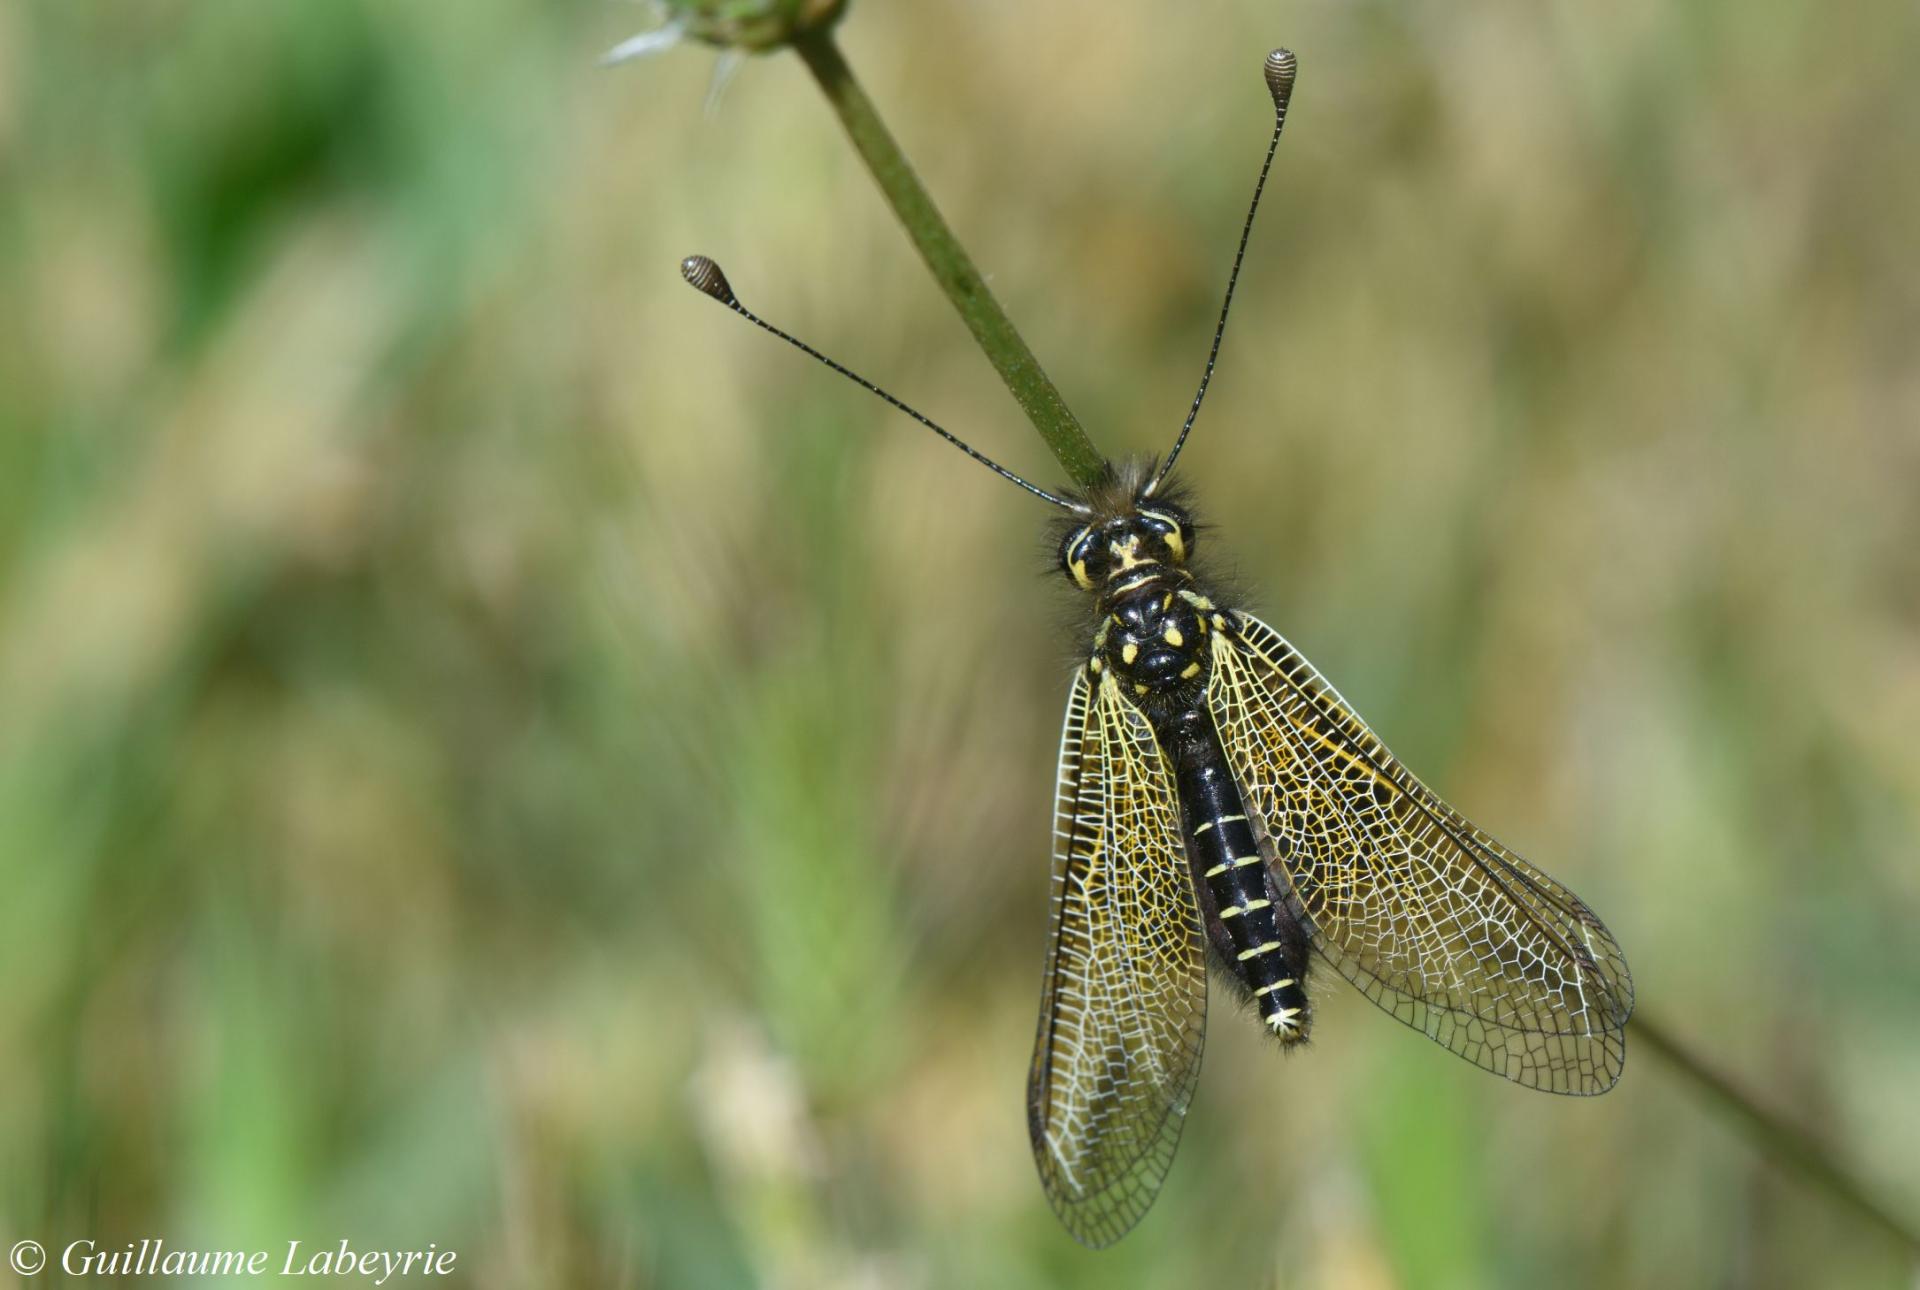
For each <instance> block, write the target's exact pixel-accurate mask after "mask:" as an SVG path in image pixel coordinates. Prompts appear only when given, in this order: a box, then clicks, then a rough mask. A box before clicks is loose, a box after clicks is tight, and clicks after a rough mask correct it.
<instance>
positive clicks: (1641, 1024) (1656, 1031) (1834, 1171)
mask: <svg viewBox="0 0 1920 1290" xmlns="http://www.w3.org/2000/svg"><path fill="white" fill-rule="evenodd" d="M1632 1025H1633V1033H1634V1036H1635V1037H1636V1038H1637V1039H1638V1040H1639V1041H1640V1042H1641V1043H1642V1044H1645V1045H1646V1046H1648V1047H1649V1048H1652V1049H1653V1051H1654V1052H1655V1053H1657V1054H1658V1055H1659V1056H1660V1058H1661V1059H1662V1060H1663V1061H1665V1062H1667V1064H1668V1065H1670V1066H1671V1067H1672V1068H1673V1069H1674V1070H1675V1071H1677V1072H1679V1074H1680V1075H1681V1077H1682V1078H1683V1079H1685V1080H1686V1081H1687V1082H1688V1083H1689V1084H1691V1085H1692V1087H1693V1090H1694V1092H1695V1093H1697V1094H1699V1095H1700V1096H1701V1097H1702V1098H1704V1099H1705V1100H1706V1102H1707V1103H1708V1105H1710V1106H1712V1107H1713V1108H1714V1110H1716V1111H1718V1112H1719V1113H1720V1114H1721V1115H1723V1116H1725V1117H1726V1118H1727V1119H1729V1120H1731V1121H1732V1122H1733V1124H1734V1127H1735V1128H1737V1129H1739V1130H1740V1132H1741V1133H1743V1134H1745V1135H1746V1136H1747V1137H1748V1138H1749V1139H1750V1140H1751V1141H1752V1142H1753V1144H1754V1145H1755V1146H1757V1147H1758V1148H1759V1149H1760V1150H1761V1151H1762V1152H1763V1153H1765V1154H1766V1155H1769V1156H1771V1157H1773V1159H1774V1160H1775V1161H1776V1162H1777V1163H1778V1164H1780V1165H1781V1166H1782V1167H1784V1168H1786V1169H1788V1170H1790V1171H1792V1172H1794V1173H1797V1174H1799V1175H1800V1176H1801V1177H1802V1178H1804V1179H1805V1180H1806V1181H1807V1182H1809V1183H1811V1184H1812V1185H1814V1186H1815V1187H1818V1188H1819V1189H1820V1190H1821V1191H1824V1192H1826V1193H1827V1194H1828V1195H1829V1196H1831V1197H1833V1199H1835V1200H1837V1201H1839V1202H1840V1203H1841V1204H1842V1205H1844V1206H1846V1207H1847V1208H1848V1209H1851V1210H1852V1211H1853V1212H1854V1213H1855V1214H1857V1215H1858V1216H1860V1217H1861V1218H1863V1219H1865V1220H1866V1221H1867V1222H1868V1223H1870V1224H1872V1225H1873V1226H1875V1227H1877V1228H1879V1229H1880V1230H1881V1231H1882V1232H1884V1233H1886V1234H1887V1235H1888V1236H1890V1237H1892V1238H1893V1240H1895V1241H1896V1242H1898V1243H1899V1244H1900V1245H1901V1246H1903V1247H1904V1248H1905V1249H1906V1250H1907V1252H1908V1253H1909V1254H1920V1233H1916V1232H1915V1230H1914V1229H1913V1228H1912V1227H1911V1226H1909V1225H1908V1224H1907V1223H1905V1222H1903V1221H1902V1220H1901V1219H1899V1218H1898V1217H1896V1216H1895V1215H1894V1214H1893V1212H1892V1211H1891V1210H1889V1209H1887V1208H1886V1207H1885V1206H1883V1205H1881V1204H1880V1202H1879V1201H1877V1200H1875V1199H1874V1198H1873V1197H1872V1196H1871V1195H1869V1194H1868V1192H1867V1188H1866V1186H1865V1184H1863V1183H1862V1182H1861V1181H1860V1180H1859V1179H1857V1178H1855V1177H1854V1176H1853V1175H1852V1174H1851V1173H1850V1172H1848V1170H1847V1168H1846V1167H1845V1166H1844V1165H1842V1164H1841V1163H1840V1162H1839V1161H1837V1160H1835V1159H1834V1157H1833V1155H1832V1153H1831V1152H1829V1151H1828V1150H1827V1149H1826V1148H1825V1147H1823V1146H1821V1145H1820V1144H1819V1143H1818V1142H1816V1141H1814V1139H1813V1138H1812V1137H1811V1136H1810V1135H1809V1134H1808V1133H1807V1132H1806V1131H1805V1130H1804V1129H1801V1128H1798V1127H1797V1126H1795V1125H1793V1124H1791V1123H1789V1122H1788V1121H1787V1120H1786V1119H1784V1118H1783V1117H1781V1116H1778V1115H1775V1114H1774V1113H1773V1112H1771V1111H1768V1110H1766V1109H1765V1108H1763V1107H1762V1106H1761V1105H1760V1104H1759V1103H1758V1102H1757V1101H1755V1100H1754V1099H1753V1098H1752V1097H1751V1096H1749V1095H1748V1094H1747V1092H1746V1091H1745V1090H1744V1089H1741V1088H1739V1087H1738V1086H1737V1085H1735V1084H1734V1083H1733V1081H1731V1080H1729V1079H1728V1078H1727V1077H1726V1076H1724V1075H1722V1074H1720V1073H1719V1072H1718V1071H1715V1070H1713V1069H1711V1068H1710V1067H1708V1066H1707V1064H1706V1063H1705V1062H1703V1061H1701V1060H1700V1059H1699V1058H1698V1057H1696V1056H1694V1054H1693V1053H1692V1052H1691V1051H1689V1050H1688V1048H1687V1046H1686V1044H1685V1043H1683V1042H1682V1041H1680V1040H1678V1039H1676V1038H1674V1036H1673V1034H1672V1033H1671V1032H1670V1031H1668V1029H1667V1028H1666V1026H1665V1025H1663V1024H1661V1023H1660V1022H1657V1021H1654V1020H1652V1019H1651V1018H1649V1017H1648V1016H1647V1015H1646V1013H1645V1012H1640V1011H1636V1012H1635V1013H1634V1014H1633V1022H1632Z"/></svg>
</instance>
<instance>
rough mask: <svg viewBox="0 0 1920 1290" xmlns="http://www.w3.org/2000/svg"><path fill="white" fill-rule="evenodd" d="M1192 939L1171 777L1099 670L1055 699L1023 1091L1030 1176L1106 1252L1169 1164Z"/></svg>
mask: <svg viewBox="0 0 1920 1290" xmlns="http://www.w3.org/2000/svg"><path fill="white" fill-rule="evenodd" d="M1206 1017H1207V976H1206V969H1205V952H1204V949H1203V933H1202V930H1201V925H1200V916H1199V912H1198V910H1197V909H1196V907H1195V905H1194V897H1193V879H1192V877H1191V875H1190V874H1189V872H1188V867H1187V860H1186V851H1185V844H1184V842H1183V840H1182V838H1181V834H1180V811H1179V805H1178V802H1177V799H1176V798H1175V796H1174V787H1173V778H1172V775H1171V774H1170V773H1169V771H1168V769H1167V766H1166V762H1165V760H1164V759H1163V758H1162V756H1161V754H1160V747H1159V744H1158V743H1157V742H1156V741H1155V740H1154V737H1153V730H1152V727H1150V726H1149V725H1148V724H1147V720H1146V718H1145V717H1143V716H1142V715H1141V714H1140V712H1139V711H1138V710H1137V709H1136V708H1135V707H1134V706H1133V705H1132V703H1130V702H1129V701H1127V700H1126V699H1125V698H1123V697H1122V696H1121V694H1120V692H1119V689H1118V687H1117V686H1116V685H1115V684H1114V682H1113V678H1112V676H1111V674H1109V675H1108V676H1107V677H1106V678H1104V679H1103V680H1101V681H1099V682H1097V683H1094V684H1090V683H1089V678H1088V675H1087V673H1086V671H1085V670H1084V669H1083V670H1082V671H1081V672H1080V674H1079V675H1078V676H1077V677H1076V678H1075V679H1074V683H1073V693H1072V695H1071V696H1070V698H1069V699H1068V701H1067V724H1066V732H1065V734H1064V735H1063V736H1062V738H1061V745H1060V783H1059V793H1058V798H1057V800H1056V804H1055V808H1054V848H1053V903H1052V935H1051V939H1050V943H1049V946H1048V950H1047V970H1046V983H1045V988H1044V992H1043V993H1042V995H1041V1000H1040V1030H1039V1034H1038V1036H1037V1037H1036V1039H1035V1041H1034V1048H1033V1069H1032V1071H1031V1072H1030V1074H1029V1076H1028V1080H1027V1119H1028V1129H1029V1131H1030V1133H1031V1135H1032V1138H1033V1156H1034V1160H1035V1162H1036V1163H1037V1164H1038V1165H1039V1167H1040V1181H1041V1183H1042V1184H1043V1185H1044V1186H1045V1187H1046V1190H1047V1199H1048V1200H1049V1201H1050V1202H1051V1203H1052V1205H1053V1208H1054V1212H1055V1213H1057V1214H1059V1215H1060V1220H1061V1222H1063V1223H1065V1224H1066V1225H1067V1229H1068V1230H1069V1231H1071V1232H1072V1233H1073V1235H1074V1236H1075V1237H1076V1238H1077V1239H1079V1240H1080V1241H1082V1242H1084V1243H1085V1244H1087V1245H1093V1246H1101V1245H1110V1244H1112V1243H1113V1242H1114V1241H1117V1240H1119V1239H1120V1237H1121V1236H1123V1235H1125V1234H1126V1232H1127V1230H1128V1229H1129V1228H1131V1227H1132V1226H1133V1225H1134V1224H1135V1223H1136V1222H1138V1221H1139V1219H1140V1216H1141V1215H1142V1214H1144V1213H1146V1212H1147V1207H1148V1206H1150V1205H1151V1204H1153V1198H1154V1196H1155V1194H1157V1193H1158V1192H1159V1190H1160V1183H1161V1181H1162V1180H1163V1179H1164V1178H1165V1177H1166V1175H1167V1169H1168V1167H1169V1166H1170V1165H1171V1164H1172V1163H1173V1153H1174V1149H1175V1148H1176V1147H1178V1146H1179V1144H1180V1130H1181V1127H1182V1125H1183V1123H1184V1121H1185V1118H1186V1112H1187V1102H1188V1099H1189V1098H1190V1097H1191V1096H1192V1095H1193V1085H1194V1080H1195V1079H1196V1078H1197V1077H1198V1076H1199V1073H1200V1049H1201V1044H1202V1042H1203V1040H1204V1038H1205V1034H1206Z"/></svg>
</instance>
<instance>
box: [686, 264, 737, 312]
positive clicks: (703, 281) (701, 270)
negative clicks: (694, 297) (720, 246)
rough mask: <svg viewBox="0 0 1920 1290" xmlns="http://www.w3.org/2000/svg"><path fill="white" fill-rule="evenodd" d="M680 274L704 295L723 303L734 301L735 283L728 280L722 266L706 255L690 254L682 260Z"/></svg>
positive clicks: (727, 303)
mask: <svg viewBox="0 0 1920 1290" xmlns="http://www.w3.org/2000/svg"><path fill="white" fill-rule="evenodd" d="M680 276H681V277H683V278H685V279H686V280H687V282H688V283H689V284H690V285H692V286H693V287H695V288H696V289H698V290H699V291H700V293H701V294H702V295H708V296H712V297H713V298H714V299H715V300H718V301H719V302H720V303H721V304H723V305H730V304H733V303H734V300H735V297H734V294H733V284H732V283H730V282H728V281H727V275H726V274H724V273H722V272H721V271H720V266H719V265H717V264H715V263H714V262H713V261H712V260H709V259H708V258H707V257H706V256H704V255H689V256H688V257H687V258H686V259H684V260H682V261H680Z"/></svg>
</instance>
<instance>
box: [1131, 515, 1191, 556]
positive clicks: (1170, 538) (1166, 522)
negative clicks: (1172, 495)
mask: <svg viewBox="0 0 1920 1290" xmlns="http://www.w3.org/2000/svg"><path fill="white" fill-rule="evenodd" d="M1141 518H1142V519H1143V520H1144V521H1145V522H1146V528H1147V532H1148V533H1149V534H1150V535H1151V536H1152V537H1153V539H1154V541H1156V542H1157V543H1159V545H1161V546H1162V547H1164V548H1166V552H1167V562H1168V563H1169V564H1185V563H1186V561H1187V553H1188V552H1190V551H1192V550H1193V525H1192V524H1191V523H1190V522H1189V521H1188V519H1187V517H1186V516H1184V515H1182V514H1180V513H1179V512H1178V511H1171V510H1165V511H1163V510H1152V511H1142V512H1141Z"/></svg>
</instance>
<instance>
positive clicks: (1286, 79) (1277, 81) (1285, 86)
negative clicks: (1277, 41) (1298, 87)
mask: <svg viewBox="0 0 1920 1290" xmlns="http://www.w3.org/2000/svg"><path fill="white" fill-rule="evenodd" d="M1262 70H1263V71H1264V72H1265V74H1266V78H1267V89H1268V90H1269V91H1270V92H1271V93H1272V94H1273V105H1274V106H1275V107H1276V108H1279V109H1280V110H1281V111H1283V112H1284V111H1286V107H1287V100H1288V99H1289V98H1291V97H1293V77H1294V73H1296V72H1298V71H1299V70H1300V60H1299V59H1297V58H1295V57H1294V56H1293V51H1292V50H1291V49H1276V50H1274V51H1273V52H1272V53H1271V54H1268V55H1267V64H1266V67H1265V68H1264V69H1262Z"/></svg>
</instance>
